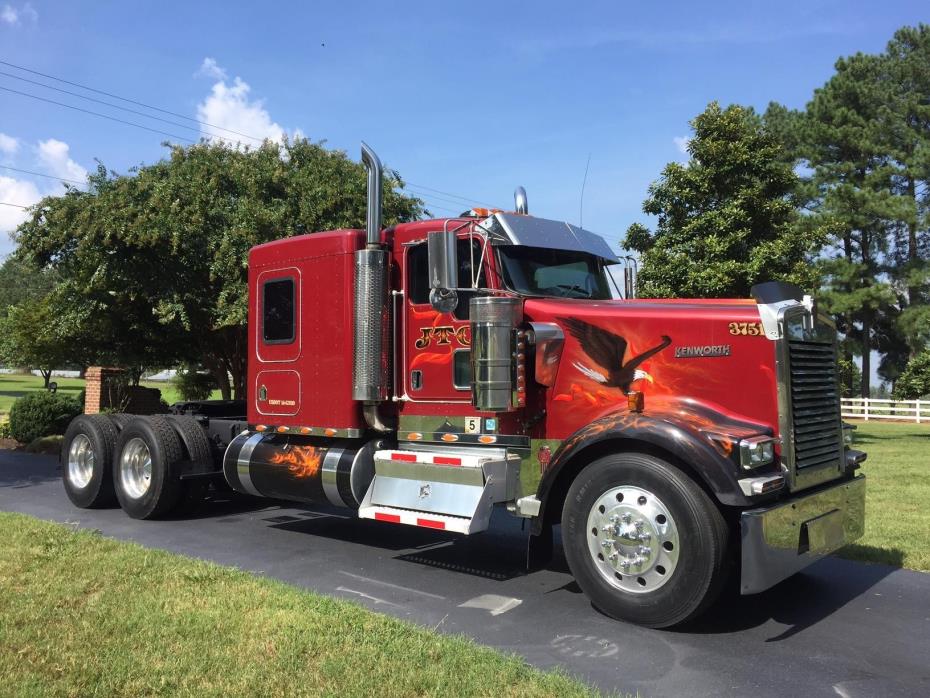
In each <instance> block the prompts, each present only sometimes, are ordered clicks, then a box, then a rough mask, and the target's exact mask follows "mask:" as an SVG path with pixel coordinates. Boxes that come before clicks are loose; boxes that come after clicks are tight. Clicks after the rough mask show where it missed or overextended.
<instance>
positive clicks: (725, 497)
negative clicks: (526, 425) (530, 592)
mask: <svg viewBox="0 0 930 698" xmlns="http://www.w3.org/2000/svg"><path fill="white" fill-rule="evenodd" d="M772 433H773V432H772V429H771V428H770V427H767V426H765V425H763V424H756V423H753V422H749V421H744V420H740V419H734V418H733V417H730V416H727V415H726V414H724V413H722V412H720V411H718V410H716V409H714V408H713V407H711V406H709V405H706V404H703V403H700V402H698V401H696V400H691V399H681V400H676V401H675V402H674V403H669V404H668V405H664V406H660V407H658V408H657V409H654V410H647V411H645V412H628V411H623V412H615V413H613V414H609V415H607V416H605V417H601V418H600V419H597V420H595V421H593V422H591V423H590V424H587V425H585V426H584V427H582V428H581V429H579V430H578V431H576V432H575V433H574V434H572V435H571V436H570V437H569V438H568V439H566V440H565V441H564V442H562V444H561V446H559V448H558V450H557V451H556V452H555V454H553V456H552V461H551V463H550V465H549V467H548V468H547V469H546V472H545V473H544V474H543V477H542V480H541V481H540V483H539V488H538V489H537V492H536V497H537V499H539V501H540V502H541V505H540V510H539V515H538V516H537V517H535V518H534V519H533V522H532V533H533V534H534V535H538V534H539V533H540V532H542V530H543V528H544V527H545V526H546V507H547V505H548V499H549V496H550V495H551V494H552V491H553V488H554V486H555V483H556V482H557V481H558V480H559V475H560V474H561V472H562V471H563V469H564V468H565V467H566V466H567V465H568V464H569V463H571V462H572V461H573V460H574V458H575V457H576V456H578V455H579V454H580V453H581V452H582V451H584V450H586V449H588V448H589V447H591V446H593V445H595V444H598V443H603V442H607V441H611V440H621V439H622V440H625V441H627V442H637V443H640V444H647V445H649V446H653V447H655V448H658V449H661V450H663V451H666V452H668V453H670V454H672V455H673V456H674V457H676V458H677V459H679V460H681V461H682V462H683V463H686V464H687V465H688V466H690V468H691V469H692V470H693V471H694V472H695V473H696V474H697V476H698V477H699V478H700V479H701V482H703V483H704V484H705V485H706V486H707V487H708V488H709V489H710V491H711V492H712V493H713V494H714V496H715V497H716V499H717V501H718V502H720V503H721V504H725V505H729V506H749V505H751V504H754V503H756V500H754V499H750V498H748V497H746V495H744V494H743V492H742V490H741V489H740V486H739V482H738V477H737V476H738V475H739V474H740V472H741V471H740V465H739V449H738V444H739V441H740V440H741V439H743V438H746V437H748V436H759V435H769V436H770V435H771V434H772ZM776 462H777V461H776ZM776 467H777V466H776Z"/></svg>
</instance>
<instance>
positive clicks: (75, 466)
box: [68, 434, 95, 489]
mask: <svg viewBox="0 0 930 698" xmlns="http://www.w3.org/2000/svg"><path fill="white" fill-rule="evenodd" d="M94 462H95V459H94V449H93V447H92V446H91V445H90V439H88V438H87V436H86V435H85V434H78V435H77V436H75V437H74V439H72V441H71V447H70V448H69V449H68V479H69V480H70V481H71V484H72V485H74V486H75V487H77V488H78V489H84V488H85V487H87V485H88V484H89V483H90V479H91V478H92V477H93V476H94Z"/></svg>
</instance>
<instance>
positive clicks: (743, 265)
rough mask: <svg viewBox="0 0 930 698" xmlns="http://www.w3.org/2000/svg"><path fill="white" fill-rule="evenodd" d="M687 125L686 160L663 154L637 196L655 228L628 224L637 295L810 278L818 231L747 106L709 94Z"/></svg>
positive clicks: (713, 293)
mask: <svg viewBox="0 0 930 698" xmlns="http://www.w3.org/2000/svg"><path fill="white" fill-rule="evenodd" d="M691 125H692V128H693V130H694V135H693V137H692V138H691V140H690V142H689V145H688V152H689V155H690V159H689V161H688V163H687V164H681V163H677V162H673V163H669V164H668V165H667V166H666V167H665V169H664V170H663V171H662V176H661V178H660V179H659V180H658V181H656V182H654V183H653V184H652V185H651V186H650V187H649V196H648V198H647V199H646V201H645V202H644V204H643V210H644V211H645V212H646V213H648V214H650V215H654V216H656V217H657V218H658V220H657V225H656V229H655V231H654V232H653V231H650V230H648V229H647V228H646V227H645V226H643V225H640V224H634V225H632V226H630V228H629V229H628V231H627V235H626V240H625V242H624V244H625V246H626V247H627V248H628V249H632V250H635V251H637V252H639V253H640V256H641V263H642V270H641V273H640V276H639V292H640V295H642V296H646V297H649V296H652V297H733V296H736V297H748V296H749V292H750V288H751V287H752V286H753V284H756V283H759V282H761V281H769V280H791V281H794V282H797V283H800V284H802V285H803V286H805V287H811V285H812V284H813V283H814V281H815V276H814V274H813V272H812V269H811V266H810V265H809V264H808V261H809V259H810V257H811V255H812V254H814V253H815V252H817V250H819V248H820V245H821V243H822V240H823V235H824V233H823V232H822V231H821V230H820V229H819V228H817V227H814V226H811V225H809V224H808V222H807V221H806V220H804V219H803V218H802V217H801V216H800V215H799V214H798V212H797V208H796V204H795V201H794V199H793V197H794V195H795V190H796V187H797V186H798V183H799V180H798V177H797V175H796V174H795V173H794V171H793V168H792V165H791V162H790V158H789V157H788V154H787V153H786V152H785V150H784V148H783V147H782V146H781V144H780V143H779V140H778V138H777V134H776V133H774V132H773V129H770V128H769V127H768V126H767V125H766V123H765V121H764V120H763V119H762V118H761V117H760V116H759V115H758V114H756V113H755V112H754V111H753V110H752V109H750V108H746V107H741V106H738V105H731V106H729V107H727V108H726V109H721V107H720V106H719V105H718V104H717V103H716V102H712V103H711V104H709V105H708V107H707V109H706V110H704V112H703V113H701V114H699V115H698V116H697V117H696V118H695V119H694V120H693V121H692V122H691Z"/></svg>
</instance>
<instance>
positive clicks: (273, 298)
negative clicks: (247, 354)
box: [262, 279, 294, 344]
mask: <svg viewBox="0 0 930 698" xmlns="http://www.w3.org/2000/svg"><path fill="white" fill-rule="evenodd" d="M262 336H263V338H264V340H265V343H266V344H288V343H289V342H293V341H294V280H293V279H274V280H272V281H266V282H265V284H264V286H263V287H262Z"/></svg>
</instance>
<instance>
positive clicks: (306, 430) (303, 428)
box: [300, 427, 313, 434]
mask: <svg viewBox="0 0 930 698" xmlns="http://www.w3.org/2000/svg"><path fill="white" fill-rule="evenodd" d="M311 431H313V429H311V428H310V427H301V428H300V433H301V434H309V433H310V432H311Z"/></svg>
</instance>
